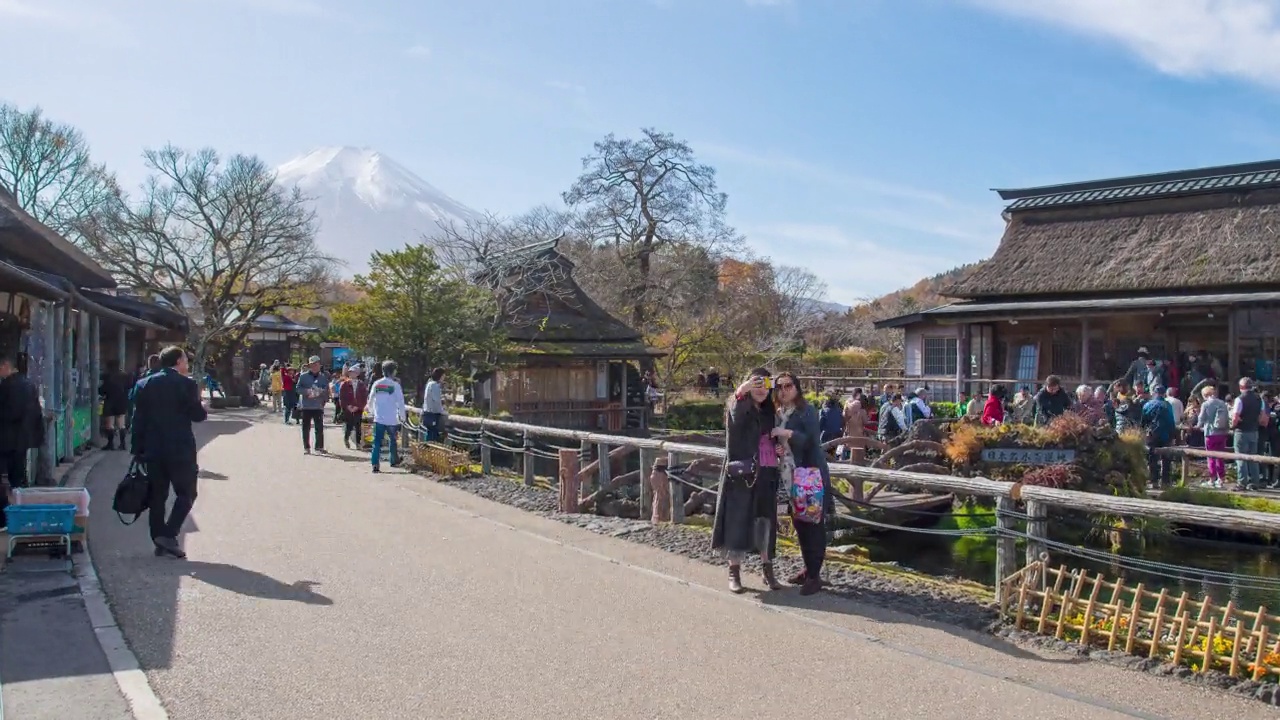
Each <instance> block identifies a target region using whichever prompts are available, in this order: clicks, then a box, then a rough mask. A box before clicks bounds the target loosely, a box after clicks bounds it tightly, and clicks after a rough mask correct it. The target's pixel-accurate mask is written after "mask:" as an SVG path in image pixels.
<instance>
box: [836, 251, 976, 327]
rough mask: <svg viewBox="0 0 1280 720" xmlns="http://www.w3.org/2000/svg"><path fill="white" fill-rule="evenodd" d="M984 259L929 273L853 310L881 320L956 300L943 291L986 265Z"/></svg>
mask: <svg viewBox="0 0 1280 720" xmlns="http://www.w3.org/2000/svg"><path fill="white" fill-rule="evenodd" d="M983 262H986V261H985V260H984V261H979V262H975V263H969V264H967V265H961V266H960V267H956V268H952V269H950V270H948V271H946V272H942V273H938V274H937V275H934V276H933V277H927V278H925V279H923V280H920V281H919V282H917V283H916V284H914V285H912V286H910V287H905V288H902V289H901V290H894V291H893V292H891V293H887V294H885V295H881V296H880V297H878V298H876V299H874V300H871V301H870V302H867V303H863V304H861V305H857V306H855V307H854V308H853V311H854V312H855V313H866V314H867V315H869V316H870V317H871V318H872V319H875V320H881V319H883V318H887V317H894V316H896V315H907V314H910V313H913V312H918V311H920V310H928V309H929V308H932V307H937V306H939V305H946V304H947V303H950V302H954V298H948V297H945V296H943V295H942V291H943V290H944V289H946V288H948V287H950V286H952V285H954V284H955V283H957V282H959V281H960V280H963V279H965V278H967V277H969V276H970V275H972V274H973V273H974V272H976V271H977V269H978V268H979V267H981V266H982V264H983Z"/></svg>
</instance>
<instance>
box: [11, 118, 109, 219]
mask: <svg viewBox="0 0 1280 720" xmlns="http://www.w3.org/2000/svg"><path fill="white" fill-rule="evenodd" d="M0 186H4V187H6V188H8V189H9V191H10V192H12V193H13V195H14V197H15V198H16V199H17V201H18V205H19V206H21V207H22V209H23V210H26V211H27V212H28V213H30V215H31V216H32V217H34V218H35V219H36V220H39V221H40V222H42V223H44V224H45V225H47V226H49V227H50V228H52V229H53V230H54V231H56V232H58V233H59V234H61V235H64V236H67V237H68V238H71V239H75V232H76V229H77V227H78V226H79V225H80V224H81V223H82V222H84V221H85V220H87V219H89V218H90V217H92V216H93V215H94V214H95V213H98V212H100V211H101V210H102V208H103V207H105V206H106V205H108V204H109V203H110V202H111V201H112V200H113V198H115V197H116V196H118V195H119V191H120V190H119V186H118V185H117V184H116V179H115V176H114V175H112V174H111V173H109V172H107V169H106V167H105V166H103V165H95V164H94V163H93V161H92V160H91V159H90V157H89V145H88V143H86V142H85V139H84V136H83V135H81V134H80V131H79V130H77V129H76V128H74V127H72V126H70V125H64V124H61V123H55V122H53V121H52V120H49V119H48V118H46V117H45V116H44V113H43V112H42V111H41V110H40V108H38V107H37V108H33V109H32V110H30V111H28V112H23V111H22V110H20V109H18V107H17V106H15V105H8V104H0Z"/></svg>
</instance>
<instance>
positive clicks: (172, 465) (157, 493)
mask: <svg viewBox="0 0 1280 720" xmlns="http://www.w3.org/2000/svg"><path fill="white" fill-rule="evenodd" d="M189 374H190V369H189V367H188V361H187V353H186V351H185V350H183V349H182V348H180V347H167V348H165V349H164V350H163V351H162V352H161V353H160V371H159V372H157V373H155V374H154V375H148V376H147V377H145V378H143V379H142V380H139V381H138V384H137V386H136V387H135V388H134V393H133V394H134V409H133V454H134V456H135V457H136V458H138V459H139V460H140V461H141V462H142V463H143V465H144V466H145V467H146V470H147V479H148V480H149V481H150V483H151V500H150V503H149V504H148V508H147V513H148V515H150V518H149V519H150V522H151V542H153V543H155V546H156V556H157V557H160V556H162V555H169V556H172V557H175V558H179V559H181V558H185V557H186V556H187V555H186V553H184V552H183V551H182V546H180V545H179V544H178V533H179V532H180V531H181V530H182V523H184V522H186V519H187V515H188V514H190V512H191V507H192V506H193V505H194V504H195V502H196V474H197V473H198V472H199V468H198V467H197V466H196V438H195V433H193V432H192V430H191V424H192V423H198V422H203V421H204V420H205V418H207V417H209V412H208V409H207V408H206V407H205V406H204V402H203V400H202V398H201V397H200V386H199V385H197V384H196V381H195V380H192V379H191V378H190V377H189ZM170 486H173V493H174V496H175V497H174V501H173V511H172V512H171V513H170V515H169V518H168V520H167V521H166V520H165V516H164V510H165V502H166V501H167V500H168V499H169V487H170Z"/></svg>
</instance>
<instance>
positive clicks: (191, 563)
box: [147, 560, 333, 605]
mask: <svg viewBox="0 0 1280 720" xmlns="http://www.w3.org/2000/svg"><path fill="white" fill-rule="evenodd" d="M147 572H148V573H149V574H150V575H151V577H158V578H167V579H170V580H172V581H174V582H175V584H176V582H177V580H178V579H179V578H183V577H189V578H193V579H196V580H199V581H200V582H203V583H208V584H210V585H213V586H216V587H220V588H222V589H223V590H227V591H230V592H233V593H236V594H237V595H244V596H245V597H253V598H262V599H264V600H288V601H292V602H300V603H305V604H307V605H332V604H333V600H330V599H329V598H327V597H325V596H324V595H321V594H320V593H318V592H316V591H315V590H313V589H312V588H314V587H315V586H316V585H318V584H319V583H316V582H312V581H310V580H297V581H295V582H293V583H285V582H282V581H280V580H277V579H275V578H273V577H271V576H270V575H265V574H263V573H260V572H257V571H256V570H246V569H245V568H242V567H236V566H235V565H228V564H226V563H213V562H203V561H200V560H168V561H164V562H159V561H158V562H156V563H155V565H154V566H152V567H150V568H148V569H147Z"/></svg>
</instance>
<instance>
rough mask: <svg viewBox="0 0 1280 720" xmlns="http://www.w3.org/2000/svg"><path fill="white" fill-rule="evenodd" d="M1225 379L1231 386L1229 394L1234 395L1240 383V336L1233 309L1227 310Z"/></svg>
mask: <svg viewBox="0 0 1280 720" xmlns="http://www.w3.org/2000/svg"><path fill="white" fill-rule="evenodd" d="M1225 370H1226V371H1227V377H1226V378H1224V379H1225V380H1226V381H1227V383H1228V384H1229V385H1230V386H1231V393H1232V394H1235V392H1236V390H1235V388H1236V387H1237V383H1239V382H1240V336H1239V333H1238V331H1237V329H1236V311H1235V308H1230V309H1228V310H1227V367H1226V368H1225Z"/></svg>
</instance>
